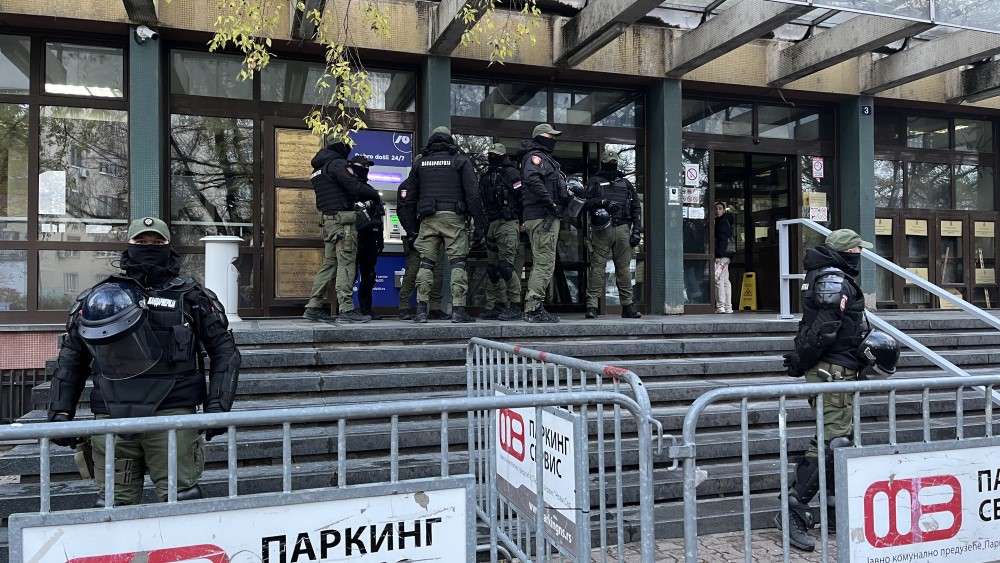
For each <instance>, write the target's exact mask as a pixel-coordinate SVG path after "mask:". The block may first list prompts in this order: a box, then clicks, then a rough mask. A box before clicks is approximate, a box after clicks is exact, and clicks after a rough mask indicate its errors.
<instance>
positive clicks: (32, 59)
mask: <svg viewBox="0 0 1000 563" xmlns="http://www.w3.org/2000/svg"><path fill="white" fill-rule="evenodd" d="M896 3H898V2H896ZM926 3H927V4H928V7H929V9H930V8H933V3H932V1H931V0H926ZM315 4H316V5H318V6H320V7H322V9H324V10H325V12H326V14H327V17H329V18H332V19H333V20H334V21H337V22H345V23H346V24H347V25H344V26H343V28H342V31H341V33H342V34H343V36H342V37H341V40H343V41H345V42H346V43H348V44H349V45H352V46H354V47H356V48H357V49H358V54H359V57H360V59H361V61H362V62H363V64H364V67H365V70H367V71H368V72H369V73H370V75H371V77H372V84H373V88H374V91H373V95H372V97H371V99H369V100H368V104H367V108H368V110H367V113H366V115H365V120H366V123H367V125H368V130H365V131H362V132H360V133H359V134H358V136H356V137H355V140H356V142H357V145H356V150H357V151H360V152H364V153H365V154H367V155H369V156H370V157H371V158H372V159H373V160H375V162H376V166H375V167H374V168H373V169H372V179H373V183H374V185H375V186H376V188H378V189H379V190H380V191H382V193H383V196H384V199H385V200H386V202H387V203H388V206H389V209H390V215H393V211H394V209H395V205H394V203H395V202H394V198H395V187H396V185H397V184H398V183H399V181H401V180H402V178H403V177H405V174H406V170H407V167H408V165H409V163H410V162H411V160H412V156H413V154H414V151H415V150H418V149H419V148H420V146H421V145H422V144H423V142H424V141H425V140H426V138H427V136H428V133H429V131H430V130H431V129H433V128H434V127H437V126H440V125H447V126H450V127H451V129H452V131H453V133H454V134H455V138H456V139H457V141H458V143H459V144H460V146H461V147H462V148H463V149H464V150H465V151H466V152H468V153H469V154H470V155H472V156H473V157H474V159H477V161H478V162H480V163H482V162H484V161H485V151H486V149H487V148H488V147H489V146H490V145H491V144H492V143H494V142H502V143H504V144H505V145H507V146H508V147H509V148H513V147H516V146H517V144H518V143H519V142H520V140H521V139H524V138H527V137H528V136H529V135H530V133H531V130H532V128H533V127H534V126H535V125H536V124H537V123H540V122H549V123H552V124H553V125H555V127H556V128H557V129H560V130H562V131H563V132H564V134H563V135H562V136H561V137H560V140H559V143H558V144H557V147H556V156H557V158H558V159H559V160H560V162H561V163H562V165H563V169H564V171H565V172H566V173H567V174H568V175H575V176H578V177H580V178H581V179H584V180H585V179H586V178H587V176H588V175H589V174H591V173H593V172H594V171H595V170H596V168H597V166H598V162H599V155H600V154H601V153H602V151H604V150H607V149H611V150H614V151H616V152H617V153H618V154H619V162H620V165H621V167H622V169H623V170H624V172H625V173H626V174H627V175H628V177H629V178H630V179H631V180H632V181H633V183H634V184H635V185H636V186H637V188H638V191H639V194H640V200H641V202H642V207H643V217H644V226H645V229H644V230H645V237H644V241H643V243H642V245H640V247H639V248H638V249H637V250H638V252H637V255H636V258H635V261H634V266H633V275H634V279H635V283H636V290H637V291H636V302H637V305H638V306H639V308H640V310H642V311H644V312H647V313H654V314H663V313H670V314H677V313H703V312H710V311H712V310H714V299H715V296H714V284H713V283H712V276H713V269H714V268H713V254H712V249H713V248H714V243H715V240H714V233H713V232H712V231H713V229H712V218H713V217H714V215H713V204H714V203H715V202H717V201H721V202H724V203H725V204H726V205H727V207H728V209H729V210H730V211H731V212H732V213H733V215H734V217H735V218H736V244H737V257H736V259H735V260H734V261H733V264H732V272H731V277H732V280H733V285H734V288H735V289H734V299H736V300H737V305H738V300H739V289H740V287H741V280H742V279H743V274H745V273H753V274H754V275H755V278H756V293H755V296H756V301H757V307H758V309H777V307H778V291H777V287H778V261H779V254H778V252H779V249H778V240H777V228H776V221H778V220H782V219H790V218H799V217H803V218H809V219H813V220H815V221H817V222H818V223H820V224H822V225H825V226H828V227H830V228H838V227H850V228H854V229H856V230H858V231H859V232H860V233H861V234H862V236H863V237H864V238H865V239H868V240H875V241H876V243H877V249H876V250H877V252H878V253H879V254H880V255H882V256H884V257H886V258H890V259H892V260H893V261H895V262H896V263H898V264H900V265H902V266H904V267H907V268H910V269H911V271H913V272H914V273H917V274H918V275H921V276H924V277H926V278H927V279H929V280H931V281H933V282H934V283H936V284H938V285H941V286H943V287H946V288H948V289H949V290H952V291H953V292H956V293H958V294H960V295H962V296H963V297H964V298H966V299H969V300H971V301H972V302H973V303H975V304H977V305H979V306H982V307H995V306H996V304H997V301H998V299H1000V295H998V292H997V289H998V285H997V279H996V252H995V238H996V220H997V217H996V215H997V214H996V205H997V199H998V198H997V181H996V173H995V167H996V160H997V151H998V148H1000V147H998V146H997V145H998V143H996V142H995V140H994V139H995V134H996V126H997V119H998V117H1000V103H998V102H997V100H996V98H993V97H990V96H991V94H992V93H993V91H994V90H995V89H997V88H998V87H1000V79H998V78H996V77H997V76H1000V74H997V73H996V71H995V70H994V61H992V60H991V59H992V57H993V56H994V55H995V54H996V53H997V52H1000V34H997V33H994V31H995V30H991V29H990V26H991V25H992V24H991V23H990V22H993V23H997V22H1000V10H998V9H997V8H990V7H989V6H987V7H986V8H977V9H980V10H983V11H982V12H981V13H971V14H970V15H967V16H966V17H967V20H962V21H948V22H946V24H944V25H943V24H941V23H940V22H942V21H944V20H941V19H938V20H935V23H937V25H935V24H934V23H931V21H930V19H929V16H927V18H924V16H923V14H922V13H921V12H920V10H917V9H914V10H915V11H913V13H908V14H904V16H903V17H900V15H899V13H898V10H897V11H895V12H892V13H890V10H889V7H887V6H888V5H889V4H893V2H890V1H888V0H887V1H885V2H877V1H874V0H873V1H871V2H868V3H865V6H862V7H858V6H854V7H852V8H850V9H845V8H843V7H842V6H827V7H822V6H820V7H817V6H816V4H819V3H814V5H813V6H803V5H799V4H790V3H783V2H779V1H770V0H739V1H734V0H725V1H721V2H720V1H716V2H707V1H705V0H689V1H688V2H680V3H673V2H671V3H661V2H649V1H645V2H643V1H639V0H591V1H590V2H589V3H588V2H583V1H582V0H567V1H566V2H551V3H548V4H545V3H541V2H540V3H539V5H540V6H541V7H542V8H543V14H542V15H541V16H540V17H539V19H538V22H539V23H540V25H539V26H538V27H537V28H536V29H535V30H534V33H535V35H536V42H535V43H534V44H533V45H527V46H522V48H521V49H520V50H519V51H518V52H517V53H515V55H514V56H513V58H512V59H511V60H508V61H506V63H505V64H503V65H497V64H494V65H489V64H488V55H489V53H488V50H487V47H486V46H483V45H475V44H473V45H468V46H465V45H461V44H460V42H459V41H458V37H459V35H460V33H461V29H460V26H456V24H455V21H454V15H455V13H456V10H457V8H456V6H457V5H461V4H462V2H454V1H442V2H425V1H414V0H395V1H385V2H381V3H380V5H381V6H382V7H383V9H385V10H386V11H387V12H388V14H389V17H390V24H391V28H392V30H391V36H390V37H377V36H375V35H373V34H372V33H371V32H370V31H369V30H368V28H367V26H366V25H365V24H364V23H363V21H362V20H363V18H361V17H360V16H359V15H357V14H354V13H353V12H352V13H347V10H348V6H349V5H350V3H349V2H347V1H346V0H327V1H326V2H315ZM832 4H837V3H836V2H832ZM840 4H843V3H840ZM854 4H858V3H854ZM869 4H870V5H869ZM911 4H914V5H916V4H920V3H919V2H915V3H911ZM214 6H215V3H214V2H205V1H203V0H172V1H171V2H169V3H164V2H159V3H155V2H153V1H152V0H95V1H93V2H89V3H86V5H84V6H80V5H79V4H78V3H69V2H46V3H37V2H27V1H24V0H0V23H2V24H3V26H2V27H0V324H8V323H11V324H12V323H51V322H60V321H61V320H62V319H64V318H65V311H66V309H67V308H68V307H69V306H70V305H71V304H72V302H73V300H74V299H75V297H76V295H77V294H78V293H79V291H81V290H83V289H85V288H86V287H89V286H90V285H92V284H93V283H94V282H95V281H98V280H100V279H102V278H103V277H105V276H106V275H108V274H109V273H111V272H113V271H115V270H116V263H115V261H116V260H117V258H118V256H119V255H120V252H121V249H122V248H123V244H124V242H125V229H126V227H127V225H128V222H129V220H130V219H131V218H133V217H141V216H144V215H156V216H161V217H163V218H164V219H165V220H167V221H168V223H169V224H170V225H171V228H172V230H173V233H174V245H175V246H176V248H177V250H178V251H179V252H180V253H181V254H182V256H183V258H184V266H185V268H186V271H187V272H189V273H192V274H194V275H200V272H201V271H202V270H203V265H204V249H203V242H202V241H201V238H202V237H204V236H206V235H235V236H238V237H240V238H241V239H242V240H243V244H242V245H241V249H240V255H239V259H238V261H237V264H236V265H237V268H238V270H239V272H240V278H239V314H240V315H241V316H243V317H272V316H285V315H297V314H300V313H301V310H302V307H303V306H304V304H305V302H306V300H307V298H308V292H309V288H310V286H311V282H312V276H313V273H314V272H315V271H316V269H317V268H318V267H319V263H320V261H321V247H322V243H321V241H320V238H319V233H320V229H319V228H318V227H317V226H316V224H317V220H318V216H317V213H316V211H315V207H314V205H313V203H314V202H313V196H312V190H311V187H310V184H309V181H308V177H309V174H310V173H311V169H310V167H309V160H310V158H311V157H312V155H313V154H314V153H315V151H316V150H317V149H318V148H319V146H320V140H319V139H318V138H317V137H315V136H312V135H311V134H309V133H308V132H307V131H306V130H305V126H304V123H303V121H302V117H303V116H304V115H305V114H306V113H307V112H308V111H309V110H310V109H311V108H312V107H314V106H315V105H318V104H322V103H323V100H321V99H318V95H317V93H316V90H315V86H314V85H315V82H316V79H317V78H318V77H319V76H320V75H322V72H323V53H322V50H321V49H320V48H319V46H318V45H316V44H315V43H314V42H313V41H312V40H310V39H309V37H310V36H311V31H310V30H309V29H307V26H306V25H305V24H304V23H303V22H302V21H301V20H302V18H301V17H296V14H295V13H292V14H288V13H286V14H285V15H284V16H283V18H284V19H283V21H282V23H281V24H280V25H279V30H280V33H277V34H276V36H275V37H274V50H275V53H276V56H275V58H274V59H272V61H271V64H270V65H269V66H267V67H266V68H265V69H264V70H263V71H262V72H259V73H257V74H256V75H255V76H254V77H253V78H252V79H251V80H240V79H239V78H238V75H239V71H240V65H241V58H240V57H239V56H237V55H234V54H232V53H226V52H221V53H209V52H208V50H207V48H206V47H205V43H206V42H207V40H208V38H209V37H210V36H211V30H212V24H213V22H214V21H215V20H216V18H217V16H218V15H219V14H218V11H217V10H216V9H215V7H214ZM354 9H357V7H356V6H355V8H354ZM971 9H972V8H969V10H971ZM851 10H854V11H851ZM969 10H966V11H967V12H968V11H969ZM990 10H997V11H998V13H997V14H993V13H991V12H990ZM862 12H863V13H862ZM494 17H495V18H498V19H497V21H498V22H501V21H502V22H505V23H506V25H510V22H512V21H514V22H517V21H521V22H526V21H527V20H526V19H525V18H524V17H523V16H520V15H517V14H512V13H500V14H497V15H495V16H494ZM500 18H502V20H501V19H500ZM969 22H975V25H971V24H970V23H969ZM984 22H985V23H984ZM140 24H142V25H147V26H149V27H151V28H153V29H155V31H156V32H157V33H158V36H157V37H155V38H142V37H140V36H138V35H137V34H136V26H138V25H140ZM498 25H499V24H498ZM969 27H976V28H978V29H967V28H969ZM997 27H998V28H1000V26H997ZM991 73H993V74H991ZM390 219H391V221H390V223H389V225H388V226H389V228H387V229H386V243H387V245H386V250H387V253H386V255H385V256H384V257H383V259H381V260H380V267H379V275H380V278H381V279H380V286H379V291H381V292H382V293H381V294H377V295H376V303H375V305H376V308H380V307H381V308H383V309H384V310H385V311H386V312H389V311H391V310H392V309H394V306H395V301H394V298H395V296H394V294H393V293H392V292H393V290H394V287H393V285H394V284H393V283H392V281H393V279H394V278H395V276H394V273H395V271H396V270H398V269H401V266H400V265H399V264H400V256H399V254H400V251H401V246H400V245H399V242H400V231H399V228H398V223H397V222H396V221H395V218H394V217H391V218H390ZM586 228H587V227H586V224H585V223H583V224H580V225H566V226H565V227H564V229H563V232H562V233H561V235H560V241H559V245H558V263H557V266H556V277H555V283H554V284H553V289H552V292H553V294H552V302H553V303H554V307H553V308H554V309H555V310H559V311H565V312H574V311H580V312H582V311H583V308H584V299H585V291H586V287H585V286H586V283H587V281H586V278H587V276H586V264H587V259H588V255H587V247H586V241H585V239H586ZM818 240H819V239H818V237H816V236H815V235H813V234H811V233H809V232H804V233H802V234H801V236H800V237H798V239H797V240H795V241H793V249H792V263H793V264H794V263H797V262H798V261H799V260H798V256H799V255H800V254H801V251H802V249H803V248H804V247H805V246H808V245H811V244H815V243H816V242H818ZM476 258H477V257H476V256H474V257H473V261H472V266H473V267H474V270H473V274H472V275H471V276H470V278H471V284H472V286H473V287H472V288H471V289H472V296H473V297H472V299H471V300H470V306H472V307H475V306H478V305H481V304H482V300H483V296H482V293H483V284H484V283H485V281H486V276H485V267H484V266H483V265H482V260H477V259H476ZM609 268H610V266H609ZM609 279H613V277H612V276H609ZM863 281H864V285H863V289H864V290H865V292H866V293H868V294H870V295H871V297H872V300H873V301H874V302H875V303H877V305H878V306H879V307H881V308H919V307H931V308H934V307H938V306H939V303H938V300H937V299H936V298H935V297H933V296H930V295H929V294H927V293H926V292H924V291H922V290H920V289H919V288H915V287H913V286H908V285H906V284H905V283H903V282H902V281H901V280H899V279H897V278H894V277H892V276H890V275H887V274H884V273H882V272H878V273H875V272H867V275H865V276H863ZM380 299H381V300H380ZM603 307H604V308H605V310H607V311H609V312H616V311H617V294H616V291H615V289H614V288H613V287H611V288H608V289H607V291H606V294H605V298H604V302H603Z"/></svg>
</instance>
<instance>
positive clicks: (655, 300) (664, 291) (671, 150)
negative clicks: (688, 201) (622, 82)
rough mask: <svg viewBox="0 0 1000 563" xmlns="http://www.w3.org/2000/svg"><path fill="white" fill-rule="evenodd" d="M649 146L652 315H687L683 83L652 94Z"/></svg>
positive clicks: (671, 82)
mask: <svg viewBox="0 0 1000 563" xmlns="http://www.w3.org/2000/svg"><path fill="white" fill-rule="evenodd" d="M646 142H647V146H646V150H647V151H648V153H649V193H648V198H647V199H646V206H647V207H648V208H649V213H648V214H647V216H648V217H649V225H647V227H646V233H645V236H646V259H647V264H646V267H647V268H648V269H649V281H650V288H651V291H650V301H649V302H650V312H651V313H653V314H667V315H676V314H681V313H683V312H684V243H683V227H684V223H683V218H682V217H681V185H682V183H683V182H682V179H683V177H684V165H683V162H682V159H681V81H680V80H675V79H664V80H660V81H658V82H656V83H655V84H654V85H653V86H652V88H651V89H650V94H649V129H648V130H647V141H646Z"/></svg>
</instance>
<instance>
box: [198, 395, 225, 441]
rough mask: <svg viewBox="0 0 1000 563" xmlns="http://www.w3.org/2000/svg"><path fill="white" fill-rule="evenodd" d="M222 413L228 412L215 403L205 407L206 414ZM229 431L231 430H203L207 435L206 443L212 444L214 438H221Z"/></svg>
mask: <svg viewBox="0 0 1000 563" xmlns="http://www.w3.org/2000/svg"><path fill="white" fill-rule="evenodd" d="M222 412H226V410H225V409H223V408H222V405H219V404H217V403H215V402H211V403H209V404H207V405H205V414H215V413H222ZM228 431H229V428H206V429H204V430H202V432H204V433H205V441H206V442H211V441H212V438H215V437H216V436H221V435H223V434H225V433H226V432H228Z"/></svg>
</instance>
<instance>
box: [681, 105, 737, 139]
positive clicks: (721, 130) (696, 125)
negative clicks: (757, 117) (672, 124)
mask: <svg viewBox="0 0 1000 563" xmlns="http://www.w3.org/2000/svg"><path fill="white" fill-rule="evenodd" d="M682 111H683V116H682V123H683V124H684V131H685V132H686V133H711V134H714V135H750V134H752V133H753V106H752V105H751V104H737V103H732V102H717V101H711V100H689V99H685V100H683V103H682Z"/></svg>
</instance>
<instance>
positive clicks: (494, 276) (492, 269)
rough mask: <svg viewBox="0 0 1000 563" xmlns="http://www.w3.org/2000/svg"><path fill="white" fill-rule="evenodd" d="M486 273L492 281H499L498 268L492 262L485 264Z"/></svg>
mask: <svg viewBox="0 0 1000 563" xmlns="http://www.w3.org/2000/svg"><path fill="white" fill-rule="evenodd" d="M486 275H487V276H488V277H489V278H490V281H491V282H493V283H497V282H498V281H500V269H499V268H497V267H496V266H495V265H493V264H490V265H488V266H486Z"/></svg>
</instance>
